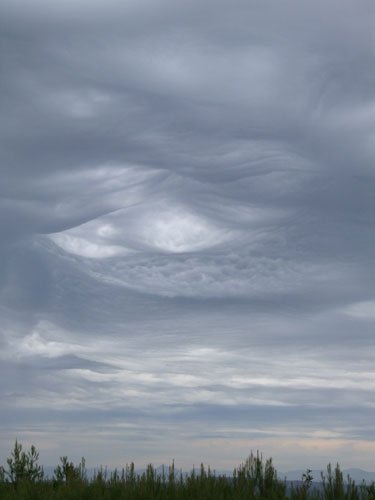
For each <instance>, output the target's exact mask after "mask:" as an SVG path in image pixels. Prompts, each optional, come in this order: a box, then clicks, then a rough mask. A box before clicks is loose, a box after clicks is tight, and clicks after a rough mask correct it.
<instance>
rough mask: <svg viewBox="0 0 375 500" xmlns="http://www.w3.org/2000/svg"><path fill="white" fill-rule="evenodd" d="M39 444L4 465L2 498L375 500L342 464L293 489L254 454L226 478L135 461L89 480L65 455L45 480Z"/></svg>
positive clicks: (370, 488)
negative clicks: (140, 466)
mask: <svg viewBox="0 0 375 500" xmlns="http://www.w3.org/2000/svg"><path fill="white" fill-rule="evenodd" d="M38 461H39V453H38V451H37V450H36V448H35V446H31V448H30V450H29V451H27V452H25V451H23V448H22V445H21V444H20V443H18V441H16V442H15V445H14V448H13V450H12V452H11V455H10V457H9V458H8V459H7V460H6V465H5V466H2V467H0V498H1V499H5V500H7V499H20V500H23V499H25V500H26V499H27V500H39V499H40V500H49V499H50V500H54V499H71V500H81V499H82V500H85V499H87V500H102V499H103V500H112V499H113V500H117V499H120V500H121V499H124V500H262V499H265V500H375V484H374V483H371V484H365V483H364V482H363V483H362V484H360V485H356V484H355V482H354V481H353V480H352V479H351V478H350V477H349V476H348V477H347V479H346V481H345V480H344V478H343V474H342V472H341V470H340V467H339V465H338V464H337V465H336V467H335V468H334V469H332V466H331V464H328V466H327V471H326V473H325V474H323V473H322V476H321V483H320V487H317V486H314V483H313V477H312V475H311V470H310V469H307V471H306V472H305V473H304V474H303V475H302V478H301V481H299V482H297V483H295V484H292V485H288V484H287V482H286V480H281V479H279V478H278V475H277V472H276V469H275V467H274V466H273V463H272V459H271V458H269V459H267V460H266V461H264V460H263V457H262V455H261V454H259V452H258V453H257V454H256V455H254V454H253V453H251V454H250V456H249V457H248V458H247V460H246V461H245V462H244V463H243V464H242V465H240V466H239V467H238V468H236V469H235V470H234V471H233V474H232V476H226V475H220V474H216V473H215V472H212V471H211V469H210V468H209V467H208V468H205V466H204V465H203V464H201V467H200V469H199V470H198V471H196V470H195V469H194V468H193V470H192V471H191V472H190V473H188V474H183V473H182V472H181V471H180V472H176V470H175V465H174V462H172V465H171V466H169V467H168V470H167V471H166V470H165V468H164V467H163V469H162V472H161V473H160V472H159V471H158V470H157V469H155V468H154V466H153V465H151V464H150V465H148V466H147V469H146V470H145V471H144V472H143V473H141V474H138V473H136V471H135V467H134V463H131V464H130V465H127V466H126V467H125V468H123V469H122V470H121V471H119V470H117V469H116V470H114V471H112V472H110V473H108V471H107V470H106V469H103V468H100V469H99V470H98V471H97V472H96V473H95V474H94V476H93V477H92V478H90V479H89V478H88V475H87V472H86V466H85V459H84V458H82V460H81V463H80V464H78V465H75V464H74V463H73V462H71V461H69V460H68V457H66V456H63V457H60V463H59V464H58V465H57V466H56V468H55V469H54V475H53V478H46V477H45V476H44V472H43V467H42V466H41V465H39V463H38Z"/></svg>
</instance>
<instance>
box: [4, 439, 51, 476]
mask: <svg viewBox="0 0 375 500" xmlns="http://www.w3.org/2000/svg"><path fill="white" fill-rule="evenodd" d="M38 460H39V453H38V451H37V450H36V448H35V446H34V445H32V446H31V448H30V450H29V451H28V452H25V451H23V450H22V444H21V443H18V441H17V440H16V442H15V444H14V448H13V451H12V452H11V456H10V457H9V458H8V459H7V465H8V469H3V468H2V470H3V474H4V476H5V477H6V478H8V479H9V481H10V482H11V483H13V484H18V483H20V482H22V481H28V482H33V483H34V482H36V481H41V480H42V479H43V468H42V467H41V466H40V465H38Z"/></svg>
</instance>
